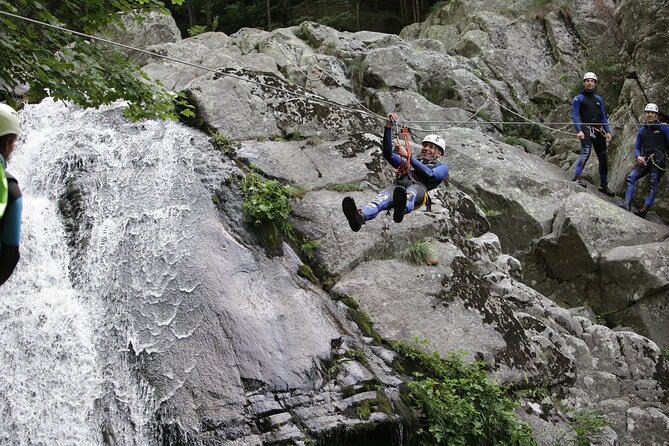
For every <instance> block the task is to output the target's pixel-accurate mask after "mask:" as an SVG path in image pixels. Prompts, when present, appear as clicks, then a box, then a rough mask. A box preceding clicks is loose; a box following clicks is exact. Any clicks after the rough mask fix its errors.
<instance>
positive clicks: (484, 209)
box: [477, 204, 502, 218]
mask: <svg viewBox="0 0 669 446" xmlns="http://www.w3.org/2000/svg"><path fill="white" fill-rule="evenodd" d="M477 206H478V208H479V209H481V212H483V215H485V216H486V217H488V218H491V217H497V216H499V215H502V213H501V212H500V211H496V210H495V209H490V208H488V207H486V206H485V205H483V204H478V205H477Z"/></svg>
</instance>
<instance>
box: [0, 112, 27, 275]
mask: <svg viewBox="0 0 669 446" xmlns="http://www.w3.org/2000/svg"><path fill="white" fill-rule="evenodd" d="M20 134H21V123H20V121H19V115H18V113H16V110H14V109H13V108H12V107H10V106H9V105H6V104H0V285H2V284H3V283H5V282H6V281H7V279H9V277H10V276H11V275H12V273H13V272H14V267H16V264H17V263H18V261H19V235H20V230H21V213H22V209H23V199H22V198H21V189H19V183H18V181H16V178H14V177H13V176H12V175H11V174H9V172H7V171H5V167H6V162H7V161H8V160H9V157H10V156H11V154H12V152H13V151H14V147H15V145H16V140H17V139H18V137H19V135H20Z"/></svg>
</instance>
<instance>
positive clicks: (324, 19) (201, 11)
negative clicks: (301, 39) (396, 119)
mask: <svg viewBox="0 0 669 446" xmlns="http://www.w3.org/2000/svg"><path fill="white" fill-rule="evenodd" d="M445 3H447V2H446V1H437V0H237V1H232V0H186V1H184V2H183V4H181V5H169V6H168V8H169V9H170V11H171V12H172V15H173V16H174V19H175V20H176V22H177V25H178V26H179V29H181V33H182V35H183V36H184V37H189V36H194V35H197V34H200V33H202V32H206V31H222V32H224V33H226V34H228V35H230V34H233V33H235V32H236V31H238V30H239V29H241V28H245V27H248V28H258V29H264V30H268V31H270V30H272V29H276V28H283V27H287V26H292V25H297V24H299V23H302V22H304V21H306V20H309V21H313V22H318V23H322V24H324V25H327V26H330V27H333V28H336V29H338V30H340V31H361V30H369V31H379V32H384V33H399V32H400V31H401V29H402V28H403V27H404V26H406V25H408V24H411V23H414V22H420V21H423V20H424V19H425V17H427V15H428V14H429V12H430V11H431V10H432V9H433V8H435V7H439V6H440V5H443V4H445Z"/></svg>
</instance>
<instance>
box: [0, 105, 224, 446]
mask: <svg viewBox="0 0 669 446" xmlns="http://www.w3.org/2000/svg"><path fill="white" fill-rule="evenodd" d="M21 115H22V120H23V126H24V136H23V137H22V138H21V140H20V141H19V145H18V147H17V150H16V151H15V153H14V155H13V156H12V159H11V160H10V163H9V166H8V170H9V171H10V172H12V173H13V174H14V175H15V176H16V177H17V178H18V179H19V184H20V185H21V189H22V192H23V195H24V213H23V224H22V235H21V255H22V257H21V261H20V262H19V264H18V266H17V269H16V271H15V273H14V275H13V276H12V277H11V279H10V280H9V281H8V282H7V283H6V284H5V285H4V286H2V288H0V345H1V346H2V360H1V361H0V444H2V445H5V444H10V445H77V446H81V445H84V446H85V445H102V444H109V443H111V444H122V445H148V444H153V443H154V442H155V432H154V428H155V426H153V425H152V424H151V423H152V422H153V417H154V414H155V410H156V407H157V406H156V404H157V403H156V401H155V396H154V393H155V389H154V388H153V387H152V386H150V385H148V383H147V382H145V381H144V380H143V379H142V378H140V377H139V375H138V373H137V368H136V366H135V362H136V361H137V357H136V356H135V354H133V353H139V352H140V351H142V350H144V351H146V352H151V351H156V352H160V351H161V350H163V349H165V348H168V347H169V342H170V341H169V339H171V338H175V335H172V333H171V331H175V330H177V331H178V327H177V323H178V321H173V319H174V318H175V313H176V309H177V308H179V305H180V304H181V300H182V299H183V297H182V296H184V294H183V293H180V292H178V291H177V292H176V293H175V292H173V291H171V290H172V289H173V288H175V286H174V284H173V281H174V280H175V277H176V275H177V269H178V267H179V262H180V260H181V259H183V258H184V257H185V256H187V254H188V253H187V252H186V250H185V249H184V245H186V246H187V244H185V243H183V241H184V240H187V239H188V238H189V237H192V232H193V231H194V230H195V229H194V226H193V221H195V220H196V219H197V216H195V215H193V212H191V209H190V207H189V205H188V204H189V203H190V202H191V201H192V200H194V199H195V198H193V197H194V193H193V188H194V187H198V188H199V189H201V190H202V191H203V189H202V186H201V184H200V181H198V180H197V179H196V178H195V176H194V174H193V166H192V159H193V158H194V157H195V156H196V154H197V153H199V152H198V150H196V148H195V145H196V144H199V145H203V144H206V140H207V139H206V137H205V136H204V135H201V134H199V135H198V134H197V133H195V136H193V135H194V132H193V131H192V130H190V129H187V128H185V127H184V126H180V125H177V124H175V123H172V122H155V121H147V122H143V123H137V124H132V123H129V122H128V121H127V120H125V119H124V118H123V117H122V116H121V113H120V106H119V105H113V106H110V107H103V108H101V109H100V110H82V109H80V108H79V107H75V106H71V105H69V106H68V105H66V104H64V103H62V102H56V103H54V102H53V101H51V100H49V99H47V100H45V101H43V102H42V103H41V104H38V105H32V106H28V107H26V109H25V110H24V111H22V112H21ZM73 185H74V187H73V189H74V190H76V192H77V193H80V196H78V197H75V198H74V201H75V202H74V203H73V202H72V197H71V196H67V191H69V190H70V189H71V188H72V186H73ZM81 193H83V194H84V195H81ZM75 195H76V194H75ZM200 195H201V196H203V197H205V200H209V204H210V205H211V201H210V198H208V195H207V194H206V193H203V192H200ZM64 197H66V199H65V200H64V202H65V206H72V205H74V206H77V204H78V203H76V200H80V201H81V203H79V204H81V207H80V209H77V210H76V211H75V214H76V213H77V212H79V213H80V214H78V217H79V218H80V220H81V219H83V220H85V221H84V222H83V223H82V221H78V222H75V223H77V224H82V225H83V226H82V227H76V228H73V229H72V228H70V229H69V230H68V229H67V228H66V227H65V223H64V221H63V215H62V212H61V211H60V210H59V206H60V207H62V206H63V202H62V200H63V198H64ZM200 199H202V198H200ZM81 214H83V215H81ZM69 223H70V224H71V223H72V222H69ZM124 241H125V243H124ZM73 242H74V247H73V246H72V243H73ZM82 246H83V247H84V249H83V250H82V249H81V247H82ZM77 248H80V249H79V250H77ZM182 281H183V282H185V283H183V284H180V285H179V286H177V287H176V288H179V287H180V288H181V289H186V290H189V289H192V288H194V287H195V286H196V282H193V279H192V278H186V279H183V280H182ZM73 282H74V283H73ZM190 282H193V283H190ZM182 325H183V326H184V329H183V330H182V331H184V332H187V331H188V330H192V329H193V327H194V325H191V326H188V325H185V324H182ZM175 327H176V328H175ZM163 332H167V333H168V334H169V336H168V338H169V339H168V338H165V336H163V335H162V333H163ZM178 334H179V333H178V332H177V335H178ZM177 337H178V336H177ZM164 339H167V341H163V340H164ZM130 344H132V346H133V348H134V352H132V351H129V350H128V346H129V345H130ZM184 367H189V366H188V365H187V364H185V365H184ZM190 367H192V366H190ZM174 381H175V383H174V384H171V383H170V382H169V381H167V382H166V384H165V387H166V389H164V393H165V394H167V395H168V396H169V394H170V392H172V391H171V390H170V388H171V387H175V386H178V385H179V379H178V375H176V376H175V380H174ZM158 403H159V402H158Z"/></svg>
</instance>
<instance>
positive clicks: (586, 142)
mask: <svg viewBox="0 0 669 446" xmlns="http://www.w3.org/2000/svg"><path fill="white" fill-rule="evenodd" d="M596 88H597V75H596V74H595V73H592V72H588V73H585V75H584V76H583V91H582V92H580V93H579V94H577V95H576V96H575V97H574V100H573V101H572V103H571V115H572V121H573V122H574V127H576V132H577V133H576V138H578V140H579V141H580V142H581V156H579V158H578V161H576V172H575V173H574V178H573V181H575V182H576V184H578V185H579V186H582V187H587V185H586V184H585V181H584V180H583V176H582V175H583V168H584V167H585V163H586V162H588V158H589V157H590V152H591V151H592V149H593V148H594V149H595V153H596V154H597V159H598V160H599V179H600V185H599V191H600V192H601V193H603V194H606V195H608V196H609V197H613V196H614V195H615V194H614V193H613V192H611V190H609V186H608V184H609V179H608V166H607V162H608V160H607V151H606V144H607V143H608V142H610V141H611V130H610V129H609V121H608V120H607V119H606V112H605V111H604V100H603V99H602V97H601V96H599V95H596V94H595V89H596Z"/></svg>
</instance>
